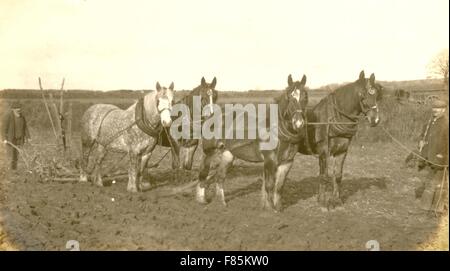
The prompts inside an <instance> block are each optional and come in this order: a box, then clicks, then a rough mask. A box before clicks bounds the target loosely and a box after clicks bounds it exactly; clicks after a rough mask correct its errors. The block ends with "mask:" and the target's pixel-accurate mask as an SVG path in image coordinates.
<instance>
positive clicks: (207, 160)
mask: <svg viewBox="0 0 450 271" xmlns="http://www.w3.org/2000/svg"><path fill="white" fill-rule="evenodd" d="M213 155H214V153H204V156H203V159H202V162H201V164H200V171H199V174H198V184H197V187H196V199H197V201H198V202H200V203H208V202H207V201H206V197H205V190H206V187H207V186H208V183H207V181H208V179H207V177H208V175H209V169H210V164H211V160H212V158H213Z"/></svg>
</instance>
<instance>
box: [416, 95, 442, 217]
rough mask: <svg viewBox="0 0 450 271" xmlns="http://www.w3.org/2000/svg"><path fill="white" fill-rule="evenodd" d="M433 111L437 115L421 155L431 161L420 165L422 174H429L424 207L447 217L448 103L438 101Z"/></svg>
mask: <svg viewBox="0 0 450 271" xmlns="http://www.w3.org/2000/svg"><path fill="white" fill-rule="evenodd" d="M432 110H433V115H432V117H431V118H430V119H429V121H428V122H427V123H426V124H425V125H424V127H423V130H422V133H421V135H420V138H421V140H420V141H419V151H420V155H421V156H422V157H423V158H425V159H427V160H428V161H423V160H421V161H420V164H419V170H422V169H426V170H428V172H429V176H428V178H427V180H426V181H425V182H424V183H423V187H422V189H423V193H422V195H421V207H422V209H424V210H430V211H436V212H438V213H443V212H445V211H446V210H448V125H449V123H448V110H447V103H446V102H444V101H442V100H435V101H433V103H432ZM445 166H447V167H445ZM444 175H446V176H444ZM418 196H420V195H418Z"/></svg>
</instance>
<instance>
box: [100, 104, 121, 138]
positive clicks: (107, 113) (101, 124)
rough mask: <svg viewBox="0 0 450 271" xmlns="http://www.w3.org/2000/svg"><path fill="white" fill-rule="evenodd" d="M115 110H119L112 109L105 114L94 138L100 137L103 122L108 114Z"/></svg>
mask: <svg viewBox="0 0 450 271" xmlns="http://www.w3.org/2000/svg"><path fill="white" fill-rule="evenodd" d="M115 110H119V109H118V108H112V109H110V110H108V112H106V114H105V115H104V116H103V118H102V121H101V122H100V126H99V127H98V131H97V137H96V138H99V137H100V131H101V129H102V126H103V121H105V119H106V117H107V116H108V115H109V113H111V112H112V111H115Z"/></svg>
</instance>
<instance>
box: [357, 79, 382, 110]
mask: <svg viewBox="0 0 450 271" xmlns="http://www.w3.org/2000/svg"><path fill="white" fill-rule="evenodd" d="M376 93H377V92H376V89H375V87H373V86H371V85H370V86H369V89H368V90H367V91H366V93H364V94H363V93H361V92H359V93H358V96H359V105H360V107H361V112H362V113H363V114H364V116H367V113H369V111H371V110H375V111H376V112H377V113H378V112H379V109H378V104H377V102H376V101H375V105H373V106H369V105H367V104H366V103H365V100H366V99H367V96H368V95H371V96H374V95H376ZM375 99H376V98H375Z"/></svg>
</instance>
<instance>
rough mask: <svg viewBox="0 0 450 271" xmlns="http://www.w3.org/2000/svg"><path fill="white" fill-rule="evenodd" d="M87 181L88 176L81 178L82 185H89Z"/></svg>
mask: <svg viewBox="0 0 450 271" xmlns="http://www.w3.org/2000/svg"><path fill="white" fill-rule="evenodd" d="M87 181H88V178H87V176H85V175H84V176H81V177H80V182H81V183H87Z"/></svg>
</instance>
